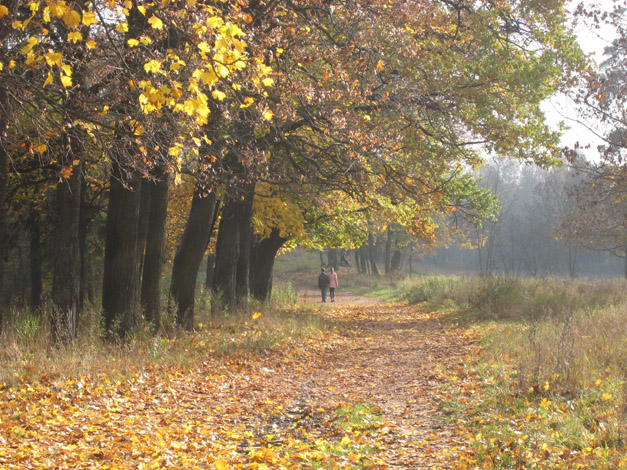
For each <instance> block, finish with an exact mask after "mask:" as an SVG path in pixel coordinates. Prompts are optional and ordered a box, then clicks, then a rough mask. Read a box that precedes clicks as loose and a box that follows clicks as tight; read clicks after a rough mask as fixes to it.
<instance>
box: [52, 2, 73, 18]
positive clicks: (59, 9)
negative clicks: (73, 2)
mask: <svg viewBox="0 0 627 470" xmlns="http://www.w3.org/2000/svg"><path fill="white" fill-rule="evenodd" d="M48 7H49V8H50V14H51V15H52V16H54V17H57V18H62V17H63V16H64V15H65V14H66V13H67V12H68V10H69V9H70V8H69V7H68V6H67V5H66V3H65V2H64V1H61V2H56V3H51V4H50V5H48Z"/></svg>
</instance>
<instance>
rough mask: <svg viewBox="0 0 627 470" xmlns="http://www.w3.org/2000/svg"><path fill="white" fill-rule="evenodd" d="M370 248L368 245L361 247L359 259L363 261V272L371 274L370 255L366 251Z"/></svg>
mask: <svg viewBox="0 0 627 470" xmlns="http://www.w3.org/2000/svg"><path fill="white" fill-rule="evenodd" d="M367 250H368V248H367V246H366V245H362V246H360V247H359V261H360V263H361V272H362V273H364V274H370V267H369V265H368V256H367V254H366V251H367Z"/></svg>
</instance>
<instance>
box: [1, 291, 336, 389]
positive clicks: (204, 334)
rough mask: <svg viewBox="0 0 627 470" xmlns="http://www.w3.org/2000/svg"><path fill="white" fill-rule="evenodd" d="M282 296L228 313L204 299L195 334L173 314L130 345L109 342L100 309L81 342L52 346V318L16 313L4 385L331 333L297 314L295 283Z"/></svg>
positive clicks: (115, 371) (5, 336)
mask: <svg viewBox="0 0 627 470" xmlns="http://www.w3.org/2000/svg"><path fill="white" fill-rule="evenodd" d="M276 294H277V295H275V298H274V300H273V301H272V302H271V303H269V304H264V305H261V304H259V303H257V302H249V303H248V304H247V305H243V306H241V307H239V308H236V309H231V310H229V311H228V313H227V312H226V311H225V310H224V309H222V308H221V307H220V305H219V299H213V304H214V305H213V306H212V299H211V297H210V296H207V295H201V296H200V299H199V300H198V302H197V310H196V312H197V313H196V328H195V330H194V331H191V332H188V331H182V330H179V329H177V328H176V327H175V326H174V321H173V319H172V318H171V317H169V316H167V315H166V316H165V318H164V319H163V320H164V321H163V326H162V328H161V331H160V332H159V334H158V335H156V336H155V335H153V334H152V333H151V332H150V328H149V325H147V324H143V323H140V325H139V327H138V328H137V329H136V330H135V331H134V332H133V334H132V335H131V336H130V337H129V339H128V341H126V342H124V343H110V342H107V341H105V340H104V339H103V335H102V330H101V328H100V315H99V311H98V310H96V309H94V308H92V309H89V310H88V311H86V312H85V313H84V314H83V316H82V318H81V322H80V328H79V334H78V338H77V339H76V340H75V341H73V342H71V343H69V344H66V345H62V346H58V345H54V344H53V343H52V341H51V336H50V326H49V324H48V322H47V321H46V320H45V318H46V315H45V313H44V315H43V317H40V316H36V315H34V314H32V313H30V312H26V311H14V312H12V314H11V315H8V317H9V318H10V321H8V322H6V323H5V324H4V330H3V332H2V333H1V334H0V386H4V387H11V386H15V385H19V384H21V383H32V382H34V381H36V380H38V379H39V378H40V377H42V376H46V377H58V378H61V379H64V378H77V377H81V376H94V377H95V376H99V377H106V378H107V380H118V379H120V378H123V377H124V376H125V375H126V374H128V373H129V372H130V371H133V370H136V369H141V368H145V367H148V366H154V365H162V366H164V367H167V366H169V365H174V366H188V367H193V365H194V364H195V363H197V362H198V361H199V357H204V358H207V357H211V358H215V359H217V360H222V359H224V358H230V357H239V356H245V355H248V354H263V352H264V351H266V350H269V349H272V348H276V347H280V346H282V345H284V344H286V343H294V342H297V341H301V340H302V339H303V338H305V337H310V336H314V335H316V334H318V333H319V332H320V331H323V330H325V329H327V328H330V324H329V323H328V321H325V320H323V319H321V318H320V317H319V316H317V315H315V314H314V313H313V311H310V310H308V309H307V307H306V306H302V305H299V307H298V310H297V309H296V307H295V306H296V297H295V296H294V295H293V293H292V292H291V289H290V288H289V286H286V287H284V288H282V289H281V288H280V289H278V290H277V292H276ZM212 310H213V313H212ZM253 317H255V318H254V319H253ZM42 318H43V319H42Z"/></svg>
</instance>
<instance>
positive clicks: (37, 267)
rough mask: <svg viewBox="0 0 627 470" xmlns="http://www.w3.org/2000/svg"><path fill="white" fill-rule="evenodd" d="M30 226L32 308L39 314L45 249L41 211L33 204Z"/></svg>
mask: <svg viewBox="0 0 627 470" xmlns="http://www.w3.org/2000/svg"><path fill="white" fill-rule="evenodd" d="M28 228H29V231H30V237H29V238H30V309H31V311H32V312H36V313H38V314H39V313H40V308H41V295H42V292H43V282H42V264H43V249H42V246H41V227H40V221H39V213H38V211H37V209H36V208H35V207H33V206H31V208H30V214H29V216H28Z"/></svg>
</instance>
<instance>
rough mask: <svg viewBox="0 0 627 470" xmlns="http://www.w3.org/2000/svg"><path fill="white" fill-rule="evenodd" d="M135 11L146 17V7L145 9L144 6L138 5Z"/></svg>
mask: <svg viewBox="0 0 627 470" xmlns="http://www.w3.org/2000/svg"><path fill="white" fill-rule="evenodd" d="M137 9H138V10H139V12H140V13H141V14H142V15H144V16H146V7H145V6H143V5H139V6H138V7H137Z"/></svg>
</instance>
